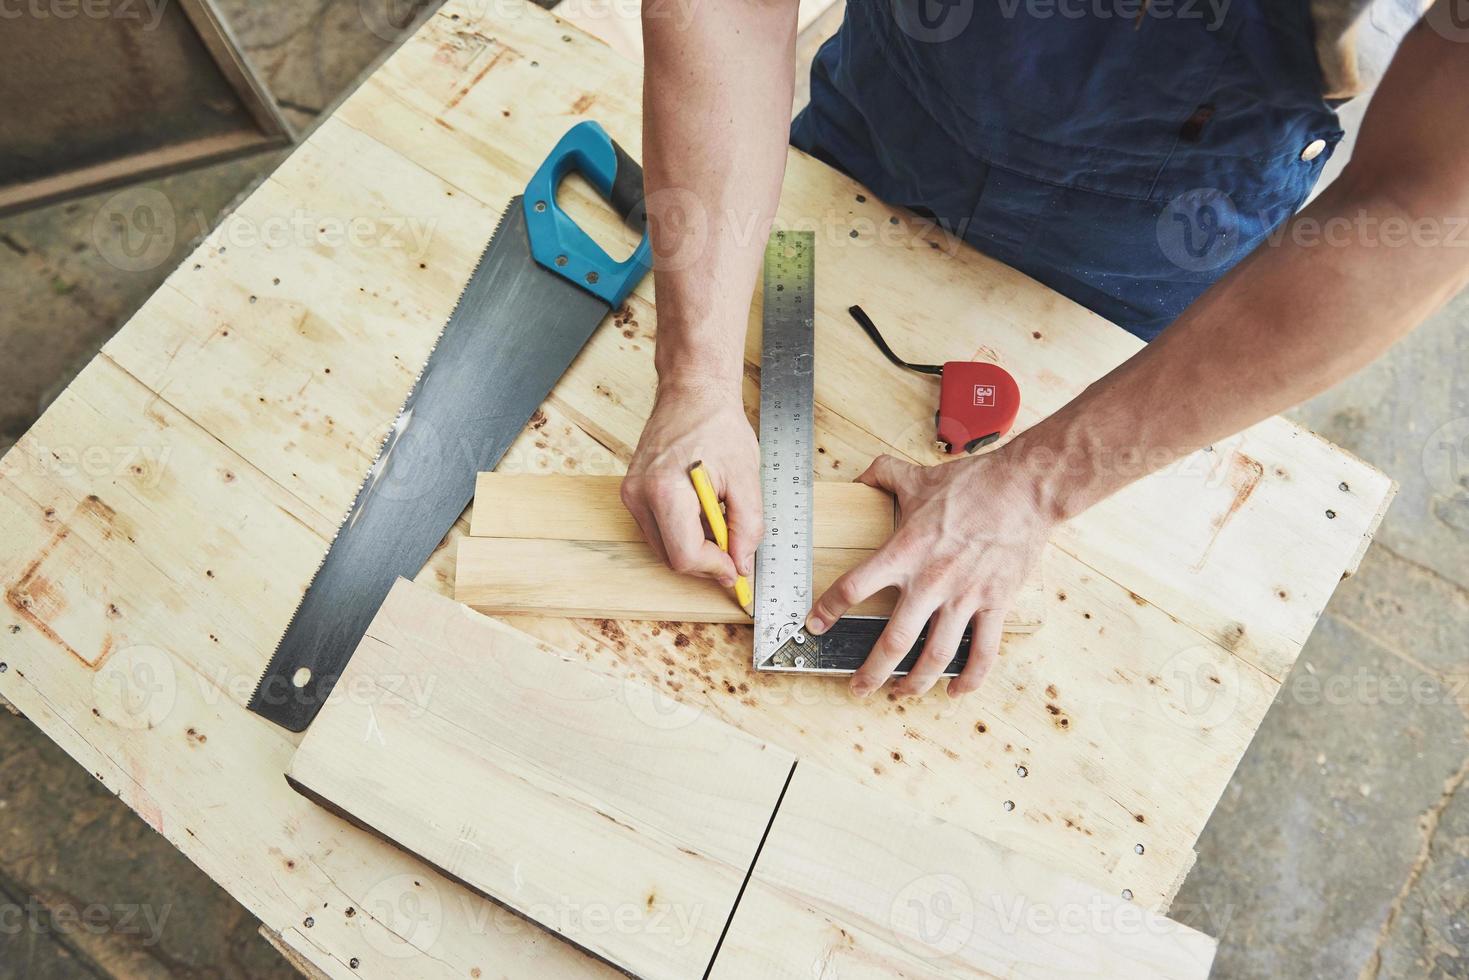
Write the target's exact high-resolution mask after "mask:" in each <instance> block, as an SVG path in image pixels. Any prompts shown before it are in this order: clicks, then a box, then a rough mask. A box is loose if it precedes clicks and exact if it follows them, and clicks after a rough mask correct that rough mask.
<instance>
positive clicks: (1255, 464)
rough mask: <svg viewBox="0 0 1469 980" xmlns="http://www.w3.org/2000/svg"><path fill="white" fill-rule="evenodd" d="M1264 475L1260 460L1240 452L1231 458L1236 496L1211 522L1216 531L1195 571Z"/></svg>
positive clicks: (1230, 464)
mask: <svg viewBox="0 0 1469 980" xmlns="http://www.w3.org/2000/svg"><path fill="white" fill-rule="evenodd" d="M1264 476H1265V467H1263V466H1261V465H1260V461H1259V460H1257V459H1253V458H1252V457H1249V456H1246V455H1245V454H1244V453H1240V452H1236V453H1235V454H1234V455H1233V456H1231V457H1230V458H1229V477H1228V479H1229V485H1230V487H1232V488H1233V489H1234V498H1233V499H1232V500H1230V502H1229V507H1228V508H1226V509H1225V511H1224V513H1222V514H1220V515H1218V516H1217V517H1215V518H1214V520H1213V521H1212V522H1211V524H1212V526H1213V528H1214V533H1213V534H1211V535H1210V536H1209V543H1208V544H1207V545H1205V546H1204V551H1203V553H1202V554H1200V555H1199V560H1198V561H1196V562H1195V563H1194V565H1193V570H1194V571H1196V572H1197V571H1200V570H1201V569H1203V567H1204V563H1205V562H1207V561H1208V560H1209V553H1210V552H1211V551H1213V550H1214V542H1216V541H1218V540H1219V535H1220V534H1222V533H1223V531H1224V528H1225V526H1226V525H1228V524H1229V522H1230V520H1231V519H1232V518H1233V517H1234V515H1235V514H1238V513H1239V511H1240V508H1241V507H1243V506H1244V505H1245V501H1247V500H1249V499H1250V495H1251V494H1252V493H1254V492H1255V488H1256V487H1258V486H1259V485H1260V480H1261V479H1262V478H1263V477H1264Z"/></svg>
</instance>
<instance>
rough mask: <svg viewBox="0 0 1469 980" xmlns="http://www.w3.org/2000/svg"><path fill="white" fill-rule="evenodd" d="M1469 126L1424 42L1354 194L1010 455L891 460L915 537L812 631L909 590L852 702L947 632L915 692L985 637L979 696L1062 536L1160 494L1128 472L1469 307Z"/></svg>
mask: <svg viewBox="0 0 1469 980" xmlns="http://www.w3.org/2000/svg"><path fill="white" fill-rule="evenodd" d="M1466 116H1469V45H1465V44H1462V43H1456V42H1454V41H1451V40H1448V39H1446V38H1444V37H1442V36H1439V35H1438V34H1436V33H1435V32H1434V31H1433V30H1432V29H1431V28H1429V27H1428V26H1426V25H1425V24H1420V25H1419V26H1418V27H1417V28H1415V29H1414V30H1413V31H1412V32H1411V33H1410V34H1409V35H1408V37H1407V39H1406V40H1405V41H1404V43H1403V45H1402V47H1401V49H1400V50H1399V52H1398V55H1397V57H1396V58H1395V59H1394V61H1393V64H1392V66H1391V68H1390V69H1389V71H1388V73H1387V75H1386V76H1385V78H1384V79H1383V82H1382V85H1381V87H1380V88H1379V90H1378V92H1377V94H1376V95H1375V96H1374V98H1373V100H1372V103H1371V107H1370V109H1369V110H1368V114H1367V117H1366V120H1365V121H1364V123H1363V126H1362V130H1361V133H1360V135H1359V138H1358V141H1357V147H1356V151H1355V153H1354V155H1353V159H1352V161H1351V162H1350V164H1349V165H1348V166H1347V168H1346V170H1345V172H1344V173H1343V175H1342V177H1341V178H1340V179H1339V180H1337V181H1336V182H1335V183H1334V184H1332V185H1331V186H1330V187H1328V188H1327V189H1326V190H1325V191H1324V192H1323V193H1322V194H1321V196H1320V197H1319V198H1318V199H1317V200H1315V201H1314V202H1312V203H1311V205H1310V206H1309V207H1307V208H1305V209H1304V210H1303V211H1302V212H1301V213H1300V214H1299V215H1297V216H1296V217H1295V218H1293V219H1291V221H1290V222H1289V223H1288V224H1287V226H1286V228H1285V229H1284V234H1283V235H1277V236H1272V239H1271V240H1270V241H1268V242H1267V243H1266V244H1264V245H1262V246H1261V247H1260V248H1258V249H1257V250H1256V251H1255V252H1254V253H1252V254H1251V255H1250V256H1249V257H1248V258H1246V259H1245V260H1244V261H1243V262H1241V263H1240V264H1239V265H1238V266H1236V267H1235V268H1234V269H1232V270H1231V271H1230V272H1229V273H1228V274H1227V275H1226V276H1224V277H1223V278H1222V279H1221V280H1220V281H1219V282H1218V283H1216V284H1215V285H1214V286H1213V287H1211V288H1210V289H1209V290H1208V291H1207V292H1205V293H1204V294H1203V295H1202V296H1201V297H1199V299H1198V300H1197V301H1196V302H1195V303H1194V304H1193V305H1192V306H1190V307H1189V309H1188V310H1186V311H1185V312H1184V314H1183V315H1182V316H1180V317H1179V318H1178V320H1177V321H1176V322H1175V323H1174V324H1173V325H1172V326H1170V327H1169V328H1168V329H1167V330H1166V331H1164V333H1163V335H1162V337H1160V338H1159V339H1158V340H1156V341H1155V342H1154V343H1153V344H1152V345H1150V346H1149V347H1147V348H1146V349H1144V350H1142V351H1140V352H1139V353H1138V354H1136V355H1135V356H1134V357H1132V358H1130V359H1129V360H1128V361H1126V362H1125V363H1123V364H1122V365H1120V366H1118V367H1117V368H1116V369H1115V370H1113V371H1112V372H1111V373H1110V374H1108V375H1107V376H1105V377H1103V378H1102V379H1100V380H1099V381H1097V382H1096V383H1094V384H1092V385H1091V386H1089V387H1088V388H1087V389H1086V390H1085V391H1084V392H1082V393H1081V394H1080V395H1079V396H1077V398H1076V399H1075V400H1073V401H1072V402H1070V403H1069V404H1068V405H1066V406H1065V407H1064V408H1063V409H1061V410H1060V411H1059V412H1057V413H1056V414H1055V415H1053V416H1051V417H1050V418H1048V419H1046V420H1044V421H1043V422H1041V423H1039V424H1037V425H1036V426H1034V427H1033V428H1031V429H1030V430H1028V431H1027V432H1024V433H1022V434H1021V435H1019V436H1017V437H1016V438H1015V439H1014V440H1012V442H1011V443H1010V444H1009V445H1007V446H1005V447H1004V448H1002V449H1000V450H998V451H996V452H994V453H991V454H989V455H987V456H981V457H976V458H973V459H968V460H962V461H960V462H956V463H949V464H945V465H943V466H938V467H928V468H924V467H916V466H911V465H909V464H906V463H902V462H899V461H897V460H893V459H890V458H887V457H883V458H880V459H879V460H877V461H876V462H875V463H874V464H873V466H872V467H871V468H870V469H869V470H868V472H867V473H865V474H864V475H863V476H862V477H860V478H859V479H862V480H864V481H865V482H868V483H871V484H874V485H877V486H882V487H885V488H886V489H889V490H891V491H892V492H894V493H895V494H897V496H898V498H899V501H900V504H901V507H902V513H903V523H902V524H901V526H900V527H899V529H898V531H897V532H896V533H895V534H894V536H893V538H892V540H891V541H889V543H888V544H887V545H886V546H885V547H884V548H883V549H881V550H880V551H879V552H878V553H877V554H876V555H874V556H873V557H872V558H871V559H869V560H868V561H867V562H865V563H864V564H862V565H861V566H859V567H857V568H855V569H853V570H852V571H851V572H850V573H848V574H847V575H845V576H843V577H842V578H841V579H839V580H838V581H837V582H835V583H834V584H833V585H832V587H831V589H830V590H828V591H827V593H826V594H825V595H823V596H822V597H821V598H820V599H819V600H818V601H817V603H816V605H815V607H814V608H813V610H812V614H811V620H810V621H809V623H808V625H809V627H810V629H811V630H812V632H816V633H820V632H823V631H824V630H825V629H826V628H827V627H829V626H830V624H831V623H833V622H835V620H836V618H837V617H838V616H840V615H841V614H842V613H844V612H845V611H846V610H847V609H848V608H849V607H850V606H851V605H853V604H855V603H856V602H858V601H860V600H862V599H863V598H865V597H867V596H868V595H870V594H872V593H873V592H876V591H878V590H879V589H881V588H884V587H886V586H890V585H896V586H897V587H898V588H899V589H900V590H901V591H902V597H901V599H900V601H899V605H898V608H897V610H896V611H895V613H894V616H893V619H892V621H891V623H890V624H889V626H888V629H887V631H886V632H885V633H884V634H883V636H882V638H881V639H880V640H879V642H878V644H877V646H876V647H875V648H874V650H873V652H872V655H871V656H870V657H869V658H868V660H867V663H866V664H865V665H864V666H863V667H862V669H861V670H860V671H859V672H858V674H857V675H856V676H855V677H854V678H853V689H854V690H855V691H857V692H858V693H859V694H866V693H869V692H870V691H872V690H875V689H876V688H877V686H879V685H881V684H882V682H883V680H884V679H886V678H887V676H888V675H889V674H890V673H891V671H892V669H893V667H894V665H895V664H896V663H897V661H898V660H899V659H901V657H902V656H903V655H904V654H905V653H906V652H907V650H908V649H909V647H910V646H911V645H912V643H913V642H914V640H915V638H916V636H917V634H918V631H919V629H921V628H922V626H923V624H924V623H925V621H927V620H928V619H929V617H930V616H934V629H933V630H932V631H931V634H930V639H929V641H928V643H927V645H926V646H925V649H924V652H923V655H922V658H921V659H920V661H919V663H918V664H917V665H916V666H915V669H914V670H913V671H912V673H910V674H909V676H908V677H907V678H906V680H905V681H904V682H903V684H902V690H903V691H905V692H906V693H914V694H916V693H922V692H923V691H926V690H927V689H928V688H929V687H930V686H931V685H932V684H933V683H934V681H935V680H936V679H937V678H938V677H939V676H940V674H941V672H942V670H943V668H944V667H945V666H947V665H948V663H949V662H950V661H951V660H952V659H953V657H954V654H955V652H956V648H957V640H958V638H959V634H960V633H961V632H962V630H963V628H964V626H965V625H967V624H968V622H970V621H971V620H972V621H973V622H974V624H975V627H976V628H975V642H974V645H973V647H972V648H971V651H970V659H969V664H968V666H967V667H966V669H965V671H964V672H963V674H962V675H961V676H960V677H958V678H956V679H955V680H953V681H951V682H950V684H949V691H950V692H951V693H952V694H962V693H964V692H967V691H970V690H973V689H974V688H975V687H976V686H977V685H978V683H979V680H980V678H982V677H983V675H984V673H985V672H986V671H987V670H988V669H989V665H990V664H991V663H992V662H993V660H994V657H995V655H996V652H997V651H998V648H999V642H1000V626H1001V621H1002V619H1003V616H1004V613H1005V610H1006V609H1007V608H1008V606H1009V605H1010V603H1011V600H1012V598H1013V596H1014V595H1015V592H1016V590H1017V589H1018V587H1019V585H1020V583H1021V582H1022V581H1023V580H1024V578H1025V576H1026V574H1027V573H1028V571H1029V569H1030V567H1031V566H1032V565H1033V564H1034V562H1035V559H1036V557H1037V555H1038V554H1039V552H1040V549H1041V548H1042V547H1043V546H1044V542H1045V539H1046V536H1047V535H1048V533H1049V531H1050V528H1051V527H1052V526H1054V525H1055V524H1056V523H1058V522H1060V521H1063V520H1066V519H1068V518H1070V517H1073V516H1075V515H1076V514H1078V513H1080V512H1081V511H1083V510H1085V509H1086V508H1088V507H1090V506H1091V505H1092V504H1094V503H1096V502H1097V501H1099V500H1102V499H1103V498H1105V497H1107V496H1109V495H1111V494H1112V493H1115V492H1116V491H1117V490H1119V489H1121V488H1122V487H1124V486H1126V485H1127V484H1128V483H1131V482H1132V481H1133V480H1135V479H1137V478H1138V477H1139V476H1141V475H1142V468H1141V467H1136V468H1133V467H1119V466H1117V465H1115V461H1117V460H1120V459H1131V460H1139V461H1141V460H1146V461H1147V463H1148V464H1149V467H1151V468H1160V467H1162V466H1166V465H1167V464H1168V463H1169V462H1171V461H1173V460H1176V459H1178V458H1180V457H1182V456H1184V455H1187V454H1188V453H1190V452H1193V451H1195V450H1196V449H1199V448H1201V447H1203V446H1207V445H1209V444H1210V443H1212V442H1214V441H1215V440H1217V439H1221V438H1224V437H1226V436H1229V435H1231V434H1233V433H1236V432H1239V431H1241V430H1242V429H1245V428H1247V427H1249V426H1250V425H1253V424H1254V423H1256V422H1258V421H1260V420H1261V419H1264V418H1267V417H1269V416H1270V415H1273V414H1275V413H1277V412H1280V411H1282V410H1284V409H1286V408H1289V407H1291V406H1293V405H1296V404H1298V403H1300V402H1302V401H1304V400H1305V399H1307V398H1309V397H1311V396H1312V395H1315V394H1317V393H1318V392H1321V391H1323V390H1325V389H1326V388H1328V387H1330V386H1331V385H1333V384H1335V383H1336V382H1338V381H1340V380H1342V379H1343V378H1345V377H1347V376H1348V375H1350V374H1352V373H1353V372H1355V371H1357V370H1359V369H1360V368H1362V367H1363V366H1365V365H1366V364H1368V363H1370V362H1371V361H1372V360H1374V359H1375V358H1377V357H1378V356H1379V355H1381V354H1382V353H1383V351H1385V350H1386V349H1387V348H1388V347H1389V346H1391V344H1392V343H1393V342H1394V341H1396V340H1397V339H1398V338H1400V337H1402V336H1403V335H1404V334H1406V333H1407V332H1408V331H1409V330H1411V329H1412V328H1413V327H1415V326H1417V325H1418V324H1419V323H1420V322H1421V321H1422V320H1423V319H1425V318H1426V317H1427V316H1429V314H1431V313H1432V312H1433V311H1434V310H1436V309H1437V308H1438V307H1439V306H1441V305H1442V304H1443V303H1444V302H1445V301H1446V300H1448V299H1449V298H1450V297H1451V296H1453V295H1454V293H1456V292H1457V291H1458V290H1459V289H1461V288H1462V287H1463V286H1464V285H1465V283H1466V281H1469V229H1466V228H1465V227H1464V222H1465V219H1466V217H1469V170H1466V161H1469V126H1465V125H1464V120H1465V118H1466ZM1315 229H1320V230H1321V231H1320V233H1315ZM1333 229H1334V232H1333ZM1109 464H1110V465H1109Z"/></svg>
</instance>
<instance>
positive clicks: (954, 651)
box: [897, 607, 969, 697]
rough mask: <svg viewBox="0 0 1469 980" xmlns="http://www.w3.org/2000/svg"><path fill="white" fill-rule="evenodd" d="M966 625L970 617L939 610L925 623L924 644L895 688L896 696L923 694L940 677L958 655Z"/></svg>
mask: <svg viewBox="0 0 1469 980" xmlns="http://www.w3.org/2000/svg"><path fill="white" fill-rule="evenodd" d="M968 625H969V614H967V613H962V612H957V611H954V610H950V609H945V608H943V607H940V609H939V611H938V613H937V614H936V615H935V616H934V617H933V619H932V620H931V621H930V622H929V624H928V639H927V640H926V641H925V642H924V644H923V653H922V654H920V655H919V657H918V660H917V662H916V663H914V664H913V668H912V669H911V670H909V671H908V676H907V677H905V678H904V679H903V680H902V681H901V682H900V683H899V684H898V686H897V689H898V693H900V694H904V695H909V696H914V697H916V696H918V695H921V694H926V693H927V692H928V689H929V688H931V687H933V684H934V681H936V680H938V679H939V678H940V677H941V676H943V673H944V668H946V667H948V666H949V664H951V663H953V661H954V657H955V656H957V655H958V653H959V643H960V642H961V641H962V640H963V639H964V627H966V626H968Z"/></svg>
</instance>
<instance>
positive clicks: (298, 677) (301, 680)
mask: <svg viewBox="0 0 1469 980" xmlns="http://www.w3.org/2000/svg"><path fill="white" fill-rule="evenodd" d="M291 683H292V684H294V685H295V686H296V687H297V688H302V687H305V686H306V685H307V684H310V683H311V668H310V667H302V668H300V669H299V670H297V671H296V673H294V674H293V675H291Z"/></svg>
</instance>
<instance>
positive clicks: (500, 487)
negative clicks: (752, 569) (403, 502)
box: [469, 472, 894, 551]
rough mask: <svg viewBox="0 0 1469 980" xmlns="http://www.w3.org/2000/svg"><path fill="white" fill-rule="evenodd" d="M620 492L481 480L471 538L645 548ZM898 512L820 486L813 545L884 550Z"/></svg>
mask: <svg viewBox="0 0 1469 980" xmlns="http://www.w3.org/2000/svg"><path fill="white" fill-rule="evenodd" d="M621 486H622V477H620V476H554V475H553V476H539V475H536V474H533V473H498V472H497V473H481V474H480V475H479V478H478V479H477V481H476V482H475V488H474V507H473V510H472V513H471V516H470V522H469V533H470V534H472V535H474V536H476V537H482V538H554V539H557V540H564V541H623V542H637V541H641V540H643V534H642V531H640V530H639V529H638V524H637V521H635V520H633V518H632V515H631V514H629V513H628V511H627V508H626V507H624V506H623V505H622V500H621V499H620V498H619V496H618V494H619V492H620V489H621ZM689 492H690V493H692V492H693V490H692V488H690V490H689ZM893 508H894V503H893V498H892V495H891V494H888V493H887V492H885V491H882V490H878V489H876V488H874V487H869V486H867V485H866V484H865V483H838V482H836V481H832V480H821V481H818V482H817V483H816V486H815V489H814V491H813V500H812V515H811V518H812V524H811V531H812V538H813V539H814V542H815V545H816V547H817V548H865V549H867V550H869V551H870V550H872V549H874V548H879V547H881V546H882V544H883V543H884V542H885V541H887V539H888V536H889V535H891V534H892V533H893V523H894V513H893Z"/></svg>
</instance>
